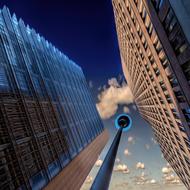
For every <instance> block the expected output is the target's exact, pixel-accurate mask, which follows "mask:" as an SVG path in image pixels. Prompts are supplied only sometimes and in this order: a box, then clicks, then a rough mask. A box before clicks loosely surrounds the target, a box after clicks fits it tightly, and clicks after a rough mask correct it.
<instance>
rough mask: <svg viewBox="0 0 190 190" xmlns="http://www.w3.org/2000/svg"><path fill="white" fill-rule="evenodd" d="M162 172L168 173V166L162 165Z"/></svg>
mask: <svg viewBox="0 0 190 190" xmlns="http://www.w3.org/2000/svg"><path fill="white" fill-rule="evenodd" d="M162 173H164V174H168V173H170V169H169V168H168V167H163V168H162Z"/></svg>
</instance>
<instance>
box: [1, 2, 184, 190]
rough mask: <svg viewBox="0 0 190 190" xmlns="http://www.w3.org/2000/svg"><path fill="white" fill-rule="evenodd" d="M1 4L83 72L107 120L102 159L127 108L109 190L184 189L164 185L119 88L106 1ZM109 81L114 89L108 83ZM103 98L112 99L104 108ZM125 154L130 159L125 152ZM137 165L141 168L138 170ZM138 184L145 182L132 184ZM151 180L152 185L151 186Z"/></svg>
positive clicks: (155, 152) (149, 142)
mask: <svg viewBox="0 0 190 190" xmlns="http://www.w3.org/2000/svg"><path fill="white" fill-rule="evenodd" d="M3 5H6V6H8V8H9V9H10V11H11V13H13V12H15V13H16V15H17V17H18V18H22V19H23V20H24V21H25V22H26V23H27V24H29V25H30V26H31V27H33V28H34V29H35V30H36V31H37V32H39V33H40V34H41V35H42V36H44V37H45V38H46V39H47V40H48V41H50V42H51V43H52V44H54V45H55V46H56V47H57V48H59V49H60V50H61V51H62V52H64V53H65V54H66V55H67V56H68V57H70V58H71V59H72V60H74V61H75V62H76V63H77V64H78V65H80V66H81V67H82V68H83V71H84V73H85V75H86V77H87V80H88V82H89V83H90V86H91V91H92V93H93V96H94V99H95V102H96V103H98V106H99V109H100V110H101V114H103V116H104V117H107V119H104V124H105V127H106V128H108V130H109V133H110V141H109V143H108V144H107V146H106V148H105V149H104V151H103V152H102V155H101V156H100V159H101V160H103V157H104V155H105V154H106V152H107V148H108V147H109V145H110V142H111V141H112V138H113V136H114V135H115V133H116V129H115V128H114V125H113V120H114V118H115V117H116V115H117V114H119V113H122V112H123V111H124V109H123V107H124V106H126V105H127V107H125V111H129V110H130V113H129V114H130V115H131V117H132V119H133V128H132V129H131V130H130V131H129V132H128V133H124V134H123V135H122V139H121V143H120V147H119V151H118V156H117V157H118V159H119V160H120V161H119V160H118V161H119V162H117V163H116V167H118V168H116V169H119V171H114V174H113V178H112V182H111V188H110V189H111V190H112V189H113V190H115V189H118V190H120V189H122V190H124V189H126V187H128V188H129V189H134V190H139V189H144V188H145V189H163V190H169V189H172V190H173V189H174V190H183V189H184V187H183V186H181V185H180V186H176V185H171V184H167V185H166V184H165V185H164V184H163V179H165V178H167V179H168V180H170V183H171V181H172V180H174V178H175V176H173V174H172V171H171V169H170V168H169V166H167V163H166V161H164V159H163V158H162V156H161V153H160V150H159V147H158V145H157V144H155V143H154V141H153V139H154V137H153V134H152V130H151V127H150V126H149V125H148V123H146V122H145V121H144V120H143V119H142V118H141V117H140V115H139V113H138V110H135V109H134V107H133V103H132V100H131V97H130V95H129V89H128V87H127V85H126V84H124V85H123V84H121V82H122V81H123V77H122V69H121V63H120V56H119V48H118V43H117V35H116V31H115V24H114V17H113V10H112V5H111V1H110V0H95V1H89V0H80V1H79V0H53V1H52V0H27V1H26V0H14V1H13V0H1V1H0V7H1V8H2V7H3ZM111 78H114V80H115V83H116V82H118V84H119V86H118V85H117V84H113V83H112V84H111V85H110V83H109V84H108V80H110V79H111ZM118 78H119V79H118ZM112 82H113V80H112ZM105 85H106V86H105ZM114 85H115V86H114ZM110 87H111V88H110ZM120 94H121V95H122V96H119V95H120ZM100 95H101V96H100ZM98 97H99V98H98ZM124 97H125V98H124ZM107 99H108V100H114V101H110V102H112V104H105V102H106V101H105V100H107ZM105 105H106V107H109V109H108V110H103V109H102V108H103V106H105ZM130 139H131V140H130ZM128 140H129V141H128ZM125 150H126V154H129V155H125V154H124V151H125ZM127 151H128V152H127ZM138 162H140V164H139V166H141V167H142V166H143V165H144V168H145V169H137V168H136V164H137V163H138ZM163 168H164V173H163V172H162V169H163ZM98 169H99V167H97V166H96V165H95V166H94V168H93V170H92V172H91V173H90V174H89V177H88V181H86V182H85V184H84V186H83V188H82V190H87V189H89V187H90V184H91V182H92V179H94V176H95V174H96V172H97V170H98ZM128 170H129V171H128ZM124 173H125V174H124ZM163 177H164V178H163ZM134 180H136V181H135V182H134ZM140 180H141V183H143V182H146V183H147V184H145V185H137V184H136V183H137V182H138V183H140V182H139V181H140ZM151 180H152V182H155V183H156V184H150V181H151ZM154 180H155V181H154ZM128 183H129V184H128Z"/></svg>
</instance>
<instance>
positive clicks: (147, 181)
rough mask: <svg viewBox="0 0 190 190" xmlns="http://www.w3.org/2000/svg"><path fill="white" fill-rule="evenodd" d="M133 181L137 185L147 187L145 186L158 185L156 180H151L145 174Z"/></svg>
mask: <svg viewBox="0 0 190 190" xmlns="http://www.w3.org/2000/svg"><path fill="white" fill-rule="evenodd" d="M133 181H134V183H135V184H136V185H145V184H150V185H155V184H158V183H157V181H156V180H155V179H151V178H149V177H148V175H145V173H144V172H142V173H141V175H140V176H134V177H133Z"/></svg>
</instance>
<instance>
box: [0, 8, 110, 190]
mask: <svg viewBox="0 0 190 190" xmlns="http://www.w3.org/2000/svg"><path fill="white" fill-rule="evenodd" d="M107 139H108V135H107V132H106V131H105V130H104V127H103V124H102V121H101V119H100V117H99V115H98V112H97V110H96V107H95V103H94V102H93V99H92V96H91V94H90V91H89V88H88V85H87V82H86V80H85V77H84V74H83V72H82V70H81V68H80V67H79V66H77V65H76V64H75V63H74V62H73V61H71V60H70V59H69V58H68V57H67V56H65V55H64V54H63V53H61V52H60V51H59V50H58V49H56V48H55V47H54V46H53V45H52V44H51V43H49V42H48V41H46V40H45V39H44V38H43V37H41V36H40V35H39V34H37V33H36V32H35V31H34V30H33V29H31V28H30V27H29V26H26V25H25V24H24V22H23V21H22V20H19V21H18V20H17V18H16V16H15V15H13V16H11V15H10V12H9V10H8V9H7V8H6V7H4V8H3V9H2V10H0V189H2V190H5V189H7V190H8V189H10V190H11V189H12V190H13V189H19V190H21V189H22V190H25V189H34V190H39V189H42V188H44V187H45V188H46V189H56V190H57V189H65V190H70V189H72V190H75V189H76V190H78V189H80V186H81V185H82V183H83V181H84V180H85V178H86V176H87V175H88V173H89V171H90V169H91V167H92V166H93V165H94V163H95V161H96V160H97V158H98V155H99V154H100V152H101V150H102V148H103V147H104V145H105V143H106V141H107Z"/></svg>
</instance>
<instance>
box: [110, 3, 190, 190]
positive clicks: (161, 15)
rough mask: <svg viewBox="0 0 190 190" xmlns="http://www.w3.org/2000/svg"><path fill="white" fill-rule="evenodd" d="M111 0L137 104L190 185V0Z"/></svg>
mask: <svg viewBox="0 0 190 190" xmlns="http://www.w3.org/2000/svg"><path fill="white" fill-rule="evenodd" d="M112 2H113V7H114V15H115V22H116V28H117V35H118V41H119V47H120V55H121V60H122V67H123V71H124V74H125V77H126V79H127V81H128V84H129V86H130V88H131V91H132V93H133V95H134V99H135V102H136V104H137V106H138V110H139V112H140V113H141V115H142V117H143V118H144V119H145V120H147V121H148V122H149V123H150V124H151V126H152V128H153V130H154V133H155V137H156V139H157V142H158V143H159V145H160V147H161V151H162V153H163V155H164V157H165V159H166V160H167V161H168V162H169V164H170V165H171V166H172V168H173V169H174V171H175V172H176V174H177V175H178V176H179V178H180V179H181V181H182V182H183V183H184V184H185V186H186V187H187V188H188V189H190V43H189V42H190V40H189V39H190V32H189V30H190V28H189V26H190V23H189V22H190V14H189V13H190V2H189V1H186V0H184V1H176V0H171V1H169V0H113V1H112ZM150 156H152V155H150Z"/></svg>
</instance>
